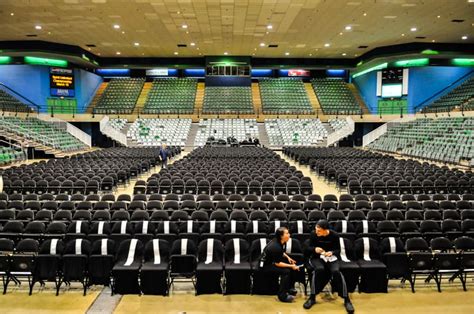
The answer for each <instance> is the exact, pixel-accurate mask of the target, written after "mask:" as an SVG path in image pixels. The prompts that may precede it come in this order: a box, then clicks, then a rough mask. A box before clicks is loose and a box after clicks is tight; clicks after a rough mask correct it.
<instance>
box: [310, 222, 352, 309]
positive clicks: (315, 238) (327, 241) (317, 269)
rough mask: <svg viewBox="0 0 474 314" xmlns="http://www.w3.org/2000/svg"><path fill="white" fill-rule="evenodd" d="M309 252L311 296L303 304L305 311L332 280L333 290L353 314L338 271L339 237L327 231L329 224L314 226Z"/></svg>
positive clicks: (344, 285)
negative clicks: (311, 272)
mask: <svg viewBox="0 0 474 314" xmlns="http://www.w3.org/2000/svg"><path fill="white" fill-rule="evenodd" d="M309 241H310V244H309V248H308V249H309V250H311V257H310V260H309V262H308V266H309V268H312V269H313V276H312V278H311V295H310V297H309V299H308V300H307V301H306V302H305V303H304V305H303V307H304V308H305V309H310V308H311V307H312V306H313V305H314V304H316V295H317V294H318V293H320V292H321V291H322V290H323V289H324V287H325V286H326V285H327V283H328V282H329V281H330V280H331V279H332V285H333V288H334V289H335V290H336V291H337V292H338V294H339V296H340V297H341V298H343V299H344V306H345V308H346V311H347V312H348V313H354V307H353V305H352V303H351V301H350V299H349V294H348V293H347V286H346V281H345V280H344V276H343V275H342V273H341V272H340V270H339V260H340V258H341V257H340V255H339V254H340V251H341V245H340V243H339V235H338V234H337V233H336V232H334V231H332V230H329V223H328V222H327V221H326V220H320V221H318V223H317V224H316V228H315V231H314V233H312V234H311V237H310V240H309Z"/></svg>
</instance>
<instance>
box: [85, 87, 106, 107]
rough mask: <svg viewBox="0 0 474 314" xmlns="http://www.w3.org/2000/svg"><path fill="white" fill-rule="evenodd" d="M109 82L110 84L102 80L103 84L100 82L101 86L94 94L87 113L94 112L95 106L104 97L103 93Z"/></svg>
mask: <svg viewBox="0 0 474 314" xmlns="http://www.w3.org/2000/svg"><path fill="white" fill-rule="evenodd" d="M108 84H109V83H108V82H102V84H100V86H99V88H98V89H97V92H96V93H95V95H94V98H92V101H91V103H90V104H89V105H88V107H87V110H86V112H87V113H92V111H93V110H94V108H95V107H96V106H97V104H98V103H99V100H100V99H101V98H102V94H103V93H104V91H105V89H106V88H107V85H108Z"/></svg>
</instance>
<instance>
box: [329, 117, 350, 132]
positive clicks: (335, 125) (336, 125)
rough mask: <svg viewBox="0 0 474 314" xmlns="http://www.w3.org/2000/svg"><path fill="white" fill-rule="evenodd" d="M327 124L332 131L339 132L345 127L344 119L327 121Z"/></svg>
mask: <svg viewBox="0 0 474 314" xmlns="http://www.w3.org/2000/svg"><path fill="white" fill-rule="evenodd" d="M328 123H329V126H330V127H331V128H332V129H333V130H334V131H339V130H341V129H343V128H345V127H346V126H347V121H346V119H329V120H328Z"/></svg>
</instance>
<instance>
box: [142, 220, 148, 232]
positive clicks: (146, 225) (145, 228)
mask: <svg viewBox="0 0 474 314" xmlns="http://www.w3.org/2000/svg"><path fill="white" fill-rule="evenodd" d="M148 222H149V221H147V220H145V221H144V222H143V224H142V233H143V234H147V233H148Z"/></svg>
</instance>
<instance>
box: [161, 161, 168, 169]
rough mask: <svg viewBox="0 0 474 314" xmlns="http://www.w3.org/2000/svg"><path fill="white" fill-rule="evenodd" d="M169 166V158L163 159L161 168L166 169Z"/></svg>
mask: <svg viewBox="0 0 474 314" xmlns="http://www.w3.org/2000/svg"><path fill="white" fill-rule="evenodd" d="M167 167H168V159H163V160H162V161H161V168H163V169H166V168H167Z"/></svg>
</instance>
